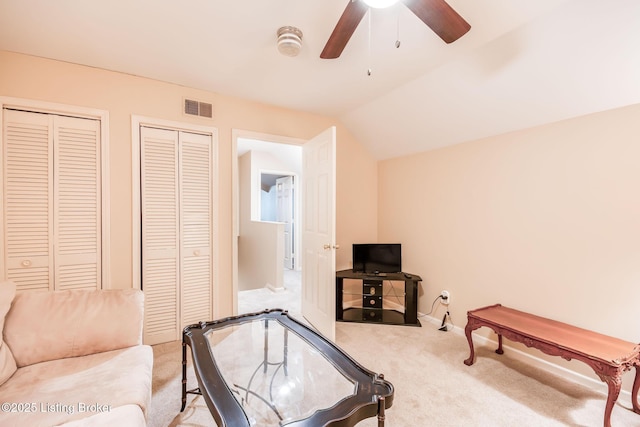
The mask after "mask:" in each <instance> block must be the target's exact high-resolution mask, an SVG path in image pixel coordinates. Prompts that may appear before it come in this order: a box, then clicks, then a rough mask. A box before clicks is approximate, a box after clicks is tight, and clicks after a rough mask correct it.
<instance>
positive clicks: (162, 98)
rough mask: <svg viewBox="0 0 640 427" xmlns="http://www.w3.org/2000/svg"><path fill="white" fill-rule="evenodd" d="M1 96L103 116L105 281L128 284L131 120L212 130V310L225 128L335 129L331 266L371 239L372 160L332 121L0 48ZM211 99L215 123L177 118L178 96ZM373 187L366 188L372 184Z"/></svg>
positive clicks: (226, 269)
mask: <svg viewBox="0 0 640 427" xmlns="http://www.w3.org/2000/svg"><path fill="white" fill-rule="evenodd" d="M0 96H10V97H18V98H27V99H35V100H42V101H47V102H54V103H61V104H70V105H78V106H82V107H89V108H96V109H103V110H107V111H108V112H109V132H110V141H109V144H110V158H111V171H110V172H111V182H110V186H111V221H112V223H111V278H112V284H113V287H116V288H126V287H130V286H131V274H132V266H131V238H132V237H131V236H132V232H131V227H132V218H131V217H132V215H131V212H132V208H131V200H132V194H131V191H132V190H131V186H132V184H131V115H132V114H136V115H141V116H147V117H154V118H159V119H165V120H173V121H182V122H187V123H195V124H201V125H209V126H214V127H216V128H218V131H219V149H218V180H219V188H218V194H219V203H220V206H219V212H218V231H219V244H220V256H219V262H220V266H219V274H218V279H219V283H220V284H221V288H220V293H219V295H220V299H221V301H218V303H219V304H218V306H217V307H218V308H219V309H218V312H217V313H216V315H219V316H223V315H228V314H231V311H232V295H231V292H232V286H231V283H232V271H231V269H232V254H231V250H232V240H231V239H232V220H231V214H232V204H231V167H232V159H231V154H232V149H231V144H232V142H231V131H232V129H241V130H248V131H253V132H261V133H266V134H273V135H283V136H288V137H293V138H303V139H309V138H311V137H313V136H315V135H316V134H318V133H320V132H321V131H323V130H324V129H326V128H328V127H329V126H332V125H336V126H337V128H338V131H337V134H338V148H337V163H338V172H337V187H338V189H337V233H338V234H337V235H338V243H339V244H341V245H342V246H343V247H344V248H345V249H343V250H340V251H338V259H337V265H338V266H339V267H344V266H348V262H349V259H350V252H349V251H347V250H346V248H347V247H349V248H350V244H351V242H353V241H354V240H359V239H361V238H363V236H364V238H366V239H367V240H374V239H375V238H376V224H377V216H376V212H375V211H376V206H377V205H376V202H377V197H376V192H377V189H376V188H375V185H376V175H375V174H376V162H375V160H374V159H373V158H372V157H371V155H370V154H368V153H367V151H366V150H365V149H364V148H363V147H362V146H361V145H360V144H359V142H358V141H356V140H355V139H354V138H353V137H352V136H351V135H350V134H349V132H348V131H347V130H346V129H345V128H344V127H343V126H342V125H341V124H340V123H337V120H336V119H334V118H332V117H325V116H320V115H314V114H307V113H302V112H296V111H292V110H287V109H282V108H277V107H272V106H268V105H264V104H260V103H256V102H251V101H247V100H242V99H238V98H233V97H228V96H223V95H220V94H216V93H212V92H207V91H202V90H196V89H191V88H187V87H183V86H178V85H173V84H168V83H164V82H160V81H155V80H150V79H145V78H140V77H136V76H132V75H127V74H122V73H115V72H110V71H106V70H101V69H96V68H90V67H83V66H78V65H74V64H69V63H64V62H60V61H52V60H46V59H42V58H36V57H32V56H26V55H19V54H14V53H10V52H5V51H0ZM184 97H189V98H193V99H197V100H199V101H204V102H211V103H212V104H213V110H214V116H215V117H214V120H212V121H211V120H206V119H201V118H193V117H187V116H184V115H182V113H181V111H182V110H181V107H182V99H183V98H184ZM372 186H373V188H370V187H372Z"/></svg>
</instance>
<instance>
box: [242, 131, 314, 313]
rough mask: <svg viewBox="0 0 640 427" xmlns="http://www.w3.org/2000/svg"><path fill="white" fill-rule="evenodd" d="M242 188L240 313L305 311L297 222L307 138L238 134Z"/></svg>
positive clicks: (298, 222)
mask: <svg viewBox="0 0 640 427" xmlns="http://www.w3.org/2000/svg"><path fill="white" fill-rule="evenodd" d="M234 141H235V143H236V153H235V155H234V159H235V162H234V163H235V166H236V173H235V174H234V176H235V178H236V181H237V186H236V187H237V188H235V189H234V203H237V205H236V210H235V211H236V213H237V214H236V215H235V218H236V221H235V223H236V224H237V228H236V227H234V229H235V239H234V243H235V244H236V245H237V250H236V252H235V253H236V254H237V256H236V257H235V259H234V262H237V267H236V268H234V271H235V272H237V274H236V277H235V279H234V280H235V281H236V283H237V286H234V297H235V299H234V305H235V308H236V312H237V313H238V314H243V313H248V312H255V311H261V310H264V309H265V308H282V309H285V310H288V311H289V312H290V313H291V314H292V315H299V314H300V312H301V280H302V271H301V262H299V259H298V254H297V249H298V248H299V247H300V242H299V236H300V235H301V233H300V230H299V229H298V226H299V224H300V221H299V220H298V219H299V218H300V217H301V204H300V191H299V188H298V187H299V182H300V174H301V170H302V147H301V145H300V144H302V143H303V142H304V141H292V140H291V139H290V138H281V137H274V136H269V135H250V137H245V136H241V137H237V138H234Z"/></svg>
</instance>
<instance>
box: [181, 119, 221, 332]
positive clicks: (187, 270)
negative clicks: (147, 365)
mask: <svg viewBox="0 0 640 427" xmlns="http://www.w3.org/2000/svg"><path fill="white" fill-rule="evenodd" d="M179 139H180V231H181V232H180V237H181V239H180V240H181V245H180V259H181V261H182V263H181V273H182V274H181V283H182V287H181V302H182V310H181V314H182V324H181V329H182V328H184V327H185V326H187V325H190V324H193V323H197V322H200V321H202V320H204V321H207V320H213V319H212V318H211V316H212V305H213V304H212V286H213V278H212V260H213V258H212V236H213V233H212V227H213V218H212V212H213V206H212V200H213V194H212V179H213V177H212V171H213V165H212V160H211V159H212V152H211V150H212V143H211V136H209V135H199V134H194V133H189V132H180V136H179Z"/></svg>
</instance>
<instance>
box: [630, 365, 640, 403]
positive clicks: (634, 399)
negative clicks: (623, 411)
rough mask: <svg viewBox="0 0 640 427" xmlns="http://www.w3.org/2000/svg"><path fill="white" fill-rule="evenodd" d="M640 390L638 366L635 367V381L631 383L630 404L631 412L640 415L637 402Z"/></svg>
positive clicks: (639, 369) (639, 367)
mask: <svg viewBox="0 0 640 427" xmlns="http://www.w3.org/2000/svg"><path fill="white" fill-rule="evenodd" d="M639 390H640V364H638V365H636V379H635V380H634V381H633V389H632V391H631V403H632V404H633V412H635V413H636V414H640V402H638V391H639Z"/></svg>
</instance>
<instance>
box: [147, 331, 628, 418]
mask: <svg viewBox="0 0 640 427" xmlns="http://www.w3.org/2000/svg"><path fill="white" fill-rule="evenodd" d="M422 323H423V325H424V326H423V327H422V328H415V327H407V326H390V325H373V324H361V323H338V324H337V336H336V341H337V344H338V345H339V346H340V347H341V348H343V349H344V350H346V351H347V352H348V353H349V354H350V355H351V356H352V357H354V358H355V359H356V360H357V361H358V362H360V363H361V364H362V365H364V366H365V367H366V368H368V369H370V370H373V371H375V372H381V373H384V374H385V378H386V379H387V380H389V381H390V382H391V383H393V385H394V387H395V400H394V405H393V406H392V407H391V408H390V409H389V410H388V411H387V423H386V425H387V426H390V427H417V426H505V427H512V426H520V427H522V426H536V427H538V426H601V425H602V419H603V414H604V404H605V400H606V396H605V395H604V394H602V392H603V391H604V390H606V387H604V386H603V387H601V388H599V389H598V390H591V389H589V388H587V387H584V386H582V385H578V384H575V383H573V382H569V381H567V380H565V379H562V378H559V377H557V376H554V375H551V374H549V373H546V372H544V371H541V370H539V369H536V368H533V367H531V366H529V365H527V364H524V363H522V362H518V361H516V360H514V359H513V358H510V357H509V354H508V353H509V351H508V349H507V350H506V351H505V354H504V355H502V356H498V355H496V354H495V353H494V352H493V348H488V347H479V348H477V351H476V353H477V354H476V363H475V364H474V365H473V366H471V367H468V366H466V365H464V364H463V362H462V361H463V360H464V359H465V358H466V357H467V356H468V346H467V342H466V339H465V338H464V336H462V335H460V334H459V333H456V332H454V331H449V332H441V331H438V329H437V328H438V325H434V324H433V323H427V322H426V321H424V320H423V322H422ZM154 355H155V365H154V383H153V398H152V403H151V407H150V410H149V426H150V427H165V426H185V427H186V426H189V427H197V426H214V425H215V423H214V421H213V418H212V417H211V415H210V414H209V412H208V409H207V407H206V404H205V403H204V401H203V399H202V397H200V396H192V395H190V396H189V398H188V405H187V409H186V410H185V412H184V413H180V412H179V409H180V390H181V389H180V366H181V363H180V361H181V345H180V343H177V342H176V343H169V344H162V345H159V346H155V347H154ZM574 363H580V362H574ZM188 371H189V380H188V381H189V386H192V385H193V386H194V387H195V384H196V383H195V376H194V374H193V369H192V368H191V367H190V366H189V370H188ZM628 375H630V374H628ZM630 408H631V402H628V401H627V400H626V399H625V396H624V395H622V396H621V397H620V399H619V401H618V404H617V405H616V406H615V407H614V410H613V415H612V418H611V421H612V424H613V426H625V427H631V426H635V427H638V426H640V415H638V414H635V413H633V412H632V411H631V410H630ZM374 426H376V421H375V419H367V420H364V421H362V422H361V423H359V424H358V427H374Z"/></svg>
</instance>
